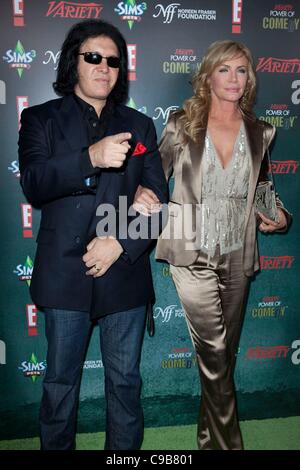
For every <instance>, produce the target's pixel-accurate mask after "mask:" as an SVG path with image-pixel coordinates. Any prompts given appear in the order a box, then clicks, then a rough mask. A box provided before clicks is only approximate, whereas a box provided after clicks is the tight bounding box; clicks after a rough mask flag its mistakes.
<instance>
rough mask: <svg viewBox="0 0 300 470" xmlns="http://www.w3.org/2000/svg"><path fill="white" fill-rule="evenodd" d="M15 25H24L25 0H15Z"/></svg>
mask: <svg viewBox="0 0 300 470" xmlns="http://www.w3.org/2000/svg"><path fill="white" fill-rule="evenodd" d="M13 11H14V26H24V0H13Z"/></svg>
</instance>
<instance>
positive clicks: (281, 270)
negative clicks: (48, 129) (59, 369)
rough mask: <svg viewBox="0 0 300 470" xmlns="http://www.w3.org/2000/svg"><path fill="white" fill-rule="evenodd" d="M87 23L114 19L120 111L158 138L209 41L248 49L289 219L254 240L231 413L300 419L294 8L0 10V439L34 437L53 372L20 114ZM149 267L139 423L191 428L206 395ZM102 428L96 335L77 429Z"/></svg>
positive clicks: (298, 69)
mask: <svg viewBox="0 0 300 470" xmlns="http://www.w3.org/2000/svg"><path fill="white" fill-rule="evenodd" d="M89 18H101V19H105V20H107V21H110V22H112V23H113V24H115V25H116V26H117V27H118V28H119V29H120V30H121V32H122V33H123V34H124V36H125V38H126V40H127V43H128V54H129V78H130V99H129V102H128V106H131V107H134V108H136V109H138V110H140V111H141V112H143V113H145V114H147V115H148V116H150V117H152V119H153V121H154V123H155V126H156V129H157V134H158V137H159V136H160V134H161V131H162V129H163V127H164V125H165V124H166V121H167V119H168V116H169V113H170V112H171V111H172V110H175V109H177V108H178V107H179V106H181V104H182V102H183V100H184V99H185V98H187V97H189V96H190V95H191V94H192V88H191V84H190V80H191V77H192V74H193V73H194V72H195V71H196V70H197V67H199V64H200V62H201V58H202V55H203V53H204V51H205V50H206V48H207V47H208V45H209V44H210V43H211V42H213V41H215V40H220V39H228V38H229V39H234V40H237V41H241V42H244V43H245V44H246V45H247V46H248V47H249V48H250V49H251V50H252V52H253V55H254V58H255V64H256V71H257V78H258V84H259V87H258V98H257V103H256V112H257V115H258V116H259V118H260V119H262V120H265V121H267V122H270V123H271V124H274V125H275V126H276V128H277V138H276V141H275V144H274V146H273V149H272V155H271V166H272V170H273V174H274V179H275V184H276V187H277V191H278V192H279V193H280V196H281V198H282V199H283V201H284V202H285V204H286V206H287V207H288V209H289V210H290V211H291V212H292V213H293V215H294V221H293V224H292V227H291V230H290V232H289V233H288V234H285V235H279V234H276V235H271V236H263V235H259V245H260V261H261V272H260V273H259V274H258V275H256V277H255V279H254V280H253V283H252V286H251V290H250V295H249V299H248V304H247V309H246V317H245V323H244V329H243V333H242V337H241V342H240V348H239V351H238V358H237V367H236V374H235V380H236V388H237V398H238V405H239V415H240V418H241V419H254V418H264V417H276V416H291V415H296V414H300V312H299V306H300V288H299V216H300V210H299V201H300V184H299V182H300V168H299V162H300V150H299V149H300V137H299V135H300V122H299V103H300V28H299V26H300V24H299V22H300V0H292V1H291V2H289V3H287V2H281V3H277V2H276V1H275V0H263V1H261V0H179V1H178V2H171V0H156V1H152V0H151V1H146V2H141V1H139V0H127V1H118V0H94V1H89V0H73V1H72V0H70V1H65V0H53V1H49V0H1V2H0V25H1V26H0V36H1V40H0V49H1V50H0V64H1V73H0V137H1V158H0V165H1V170H0V197H1V199H0V200H1V214H2V217H1V220H2V222H3V225H2V229H1V233H0V239H1V244H0V246H1V277H2V279H1V290H0V296H1V304H0V309H1V310H0V413H1V420H0V439H9V438H16V437H22V436H30V435H37V433H38V425H37V414H38V406H39V401H40V398H41V384H42V379H43V375H44V373H45V370H46V367H47V364H46V342H45V337H44V317H43V314H42V313H40V312H38V311H37V309H36V306H35V305H34V304H33V303H32V300H31V299H30V296H29V290H28V287H29V284H30V277H31V273H32V268H33V265H34V256H35V249H36V242H35V238H36V235H37V231H38V226H39V220H40V214H39V212H38V211H36V210H34V209H33V208H32V207H31V205H29V204H28V203H27V201H26V200H25V198H24V195H23V194H22V191H21V188H20V185H19V167H18V159H17V139H18V127H19V118H20V113H21V111H22V109H24V108H25V107H28V106H32V105H35V104H39V103H41V102H44V101H47V100H49V99H53V98H55V94H54V92H53V91H52V86H51V84H52V82H53V81H54V79H55V71H56V68H57V63H58V58H59V54H60V47H61V44H62V42H63V39H64V37H65V34H66V32H67V30H68V29H69V28H70V27H71V26H72V25H73V24H74V23H75V22H78V21H80V20H84V19H89ZM170 184H171V185H172V181H171V183H170ZM151 262H152V270H153V278H154V283H155V290H156V297H157V299H156V304H155V305H154V316H155V325H156V333H155V336H154V337H153V338H149V337H148V335H147V334H146V336H145V342H144V346H143V355H142V375H143V392H142V393H143V403H144V409H145V425H146V426H164V425H173V424H190V423H195V422H196V419H197V413H198V402H199V394H200V393H201V390H199V385H198V372H197V367H196V358H195V354H194V352H193V348H192V343H191V340H190V338H189V334H188V331H187V327H186V324H185V318H184V313H183V310H182V307H181V305H180V302H179V300H178V297H177V295H176V291H175V288H174V286H173V283H172V280H171V277H170V273H169V268H168V265H167V264H165V263H158V262H156V261H155V260H154V257H153V255H152V260H151ZM74 287H76V286H74ZM104 424H105V403H104V386H103V365H102V361H101V356H100V353H99V335H98V331H97V330H95V331H94V332H93V335H92V338H91V343H90V347H89V350H88V354H87V357H86V361H85V365H84V370H83V377H82V388H81V395H80V407H79V420H78V430H79V431H95V430H104Z"/></svg>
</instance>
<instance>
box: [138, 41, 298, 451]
mask: <svg viewBox="0 0 300 470" xmlns="http://www.w3.org/2000/svg"><path fill="white" fill-rule="evenodd" d="M193 88H194V95H193V96H192V97H191V98H190V99H187V100H186V101H185V102H184V104H183V107H182V109H181V110H179V111H177V112H175V113H174V114H173V115H171V116H170V118H169V121H168V123H167V126H166V128H165V129H164V132H163V136H162V140H161V143H160V152H161V156H162V161H163V168H164V172H165V175H166V178H167V179H169V177H170V176H171V174H172V173H173V175H174V190H173V194H172V196H171V198H170V202H169V219H168V222H167V225H166V227H165V228H164V231H163V232H162V234H161V236H160V238H159V240H158V244H157V250H156V258H157V259H160V260H166V261H168V262H169V263H170V271H171V274H172V277H173V281H174V283H175V286H176V289H177V292H178V295H179V298H180V301H181V303H182V306H183V309H184V311H185V316H186V321H187V325H188V329H189V332H190V335H191V339H192V342H193V345H194V348H195V352H196V356H197V362H198V367H199V374H200V381H201V390H202V394H201V395H202V396H201V406H200V414H199V422H198V433H197V439H198V446H199V448H200V449H242V448H243V443H242V437H241V432H240V428H239V424H238V419H237V411H236V398H235V389H234V381H233V375H234V366H235V360H236V351H237V347H238V342H239V338H240V333H241V327H242V322H243V316H244V304H245V300H246V297H247V293H248V288H249V281H250V278H251V276H252V274H253V273H254V272H255V271H256V270H258V269H259V264H258V252H257V242H256V229H257V227H258V229H259V230H260V231H262V232H266V233H270V232H274V231H285V230H287V227H288V225H289V223H290V219H291V217H290V214H289V213H288V211H287V210H286V209H285V208H284V206H283V204H282V202H281V201H280V199H279V198H278V197H277V200H276V203H277V216H278V217H277V221H275V222H274V221H272V220H270V219H268V218H266V217H265V216H264V215H262V214H256V213H255V209H254V205H253V201H254V195H255V189H256V186H257V183H258V181H260V180H267V179H268V177H267V172H268V157H267V152H266V151H267V149H268V147H269V146H270V143H271V141H272V140H273V137H274V133H275V130H274V128H273V127H272V126H271V125H269V124H267V123H265V122H262V121H259V120H257V119H256V117H255V115H254V113H253V111H252V105H253V101H254V98H255V89H256V79H255V72H254V65H253V60H252V57H251V53H250V51H249V49H248V48H247V47H246V46H245V45H243V44H240V43H237V42H234V41H230V40H226V41H218V42H215V43H213V44H211V46H210V47H209V48H208V50H207V52H206V54H205V56H204V58H203V60H202V63H201V66H200V69H199V71H198V72H197V74H196V76H195V77H194V79H193ZM137 202H138V203H140V204H144V206H145V207H147V208H148V209H149V210H150V206H151V203H155V202H157V200H156V197H155V195H154V194H153V193H151V191H150V190H148V189H144V190H143V189H142V188H140V194H139V196H138V198H137Z"/></svg>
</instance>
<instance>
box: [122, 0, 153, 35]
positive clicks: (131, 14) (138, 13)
mask: <svg viewBox="0 0 300 470" xmlns="http://www.w3.org/2000/svg"><path fill="white" fill-rule="evenodd" d="M146 10H147V3H146V2H142V3H137V2H136V0H127V1H126V2H119V3H118V5H117V7H116V8H115V12H116V13H117V14H118V15H119V16H120V17H121V20H123V21H127V22H128V26H129V29H132V27H133V25H134V22H135V21H137V22H139V21H141V19H142V15H143V13H144V12H145V11H146Z"/></svg>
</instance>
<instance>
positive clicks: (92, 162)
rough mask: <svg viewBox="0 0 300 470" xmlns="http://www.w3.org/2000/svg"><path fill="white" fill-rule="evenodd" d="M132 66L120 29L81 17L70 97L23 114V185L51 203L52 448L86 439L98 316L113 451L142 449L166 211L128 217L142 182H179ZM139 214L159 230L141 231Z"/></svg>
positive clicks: (46, 268) (47, 382) (48, 414)
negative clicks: (80, 434) (149, 335)
mask: <svg viewBox="0 0 300 470" xmlns="http://www.w3.org/2000/svg"><path fill="white" fill-rule="evenodd" d="M127 73H128V70H127V47H126V43H125V40H124V38H123V37H122V35H121V34H120V32H119V31H118V30H117V29H116V28H115V27H114V26H112V25H110V24H109V23H106V22H103V21H100V20H93V21H85V22H81V23H78V24H76V25H74V26H73V27H72V28H71V30H70V32H69V33H68V35H67V37H66V39H65V41H64V44H63V46H62V51H61V56H60V62H59V66H58V72H57V80H56V82H55V83H54V89H55V91H56V92H57V93H58V94H60V95H62V96H63V98H61V99H56V100H52V101H48V102H47V103H44V104H41V105H38V106H34V107H31V108H28V109H26V110H24V111H23V113H22V118H21V129H20V138H19V160H20V172H21V185H22V188H23V191H24V194H25V195H26V197H27V199H28V201H29V202H30V203H31V204H32V205H34V206H35V207H39V208H40V209H41V224H40V230H39V233H38V237H37V243H38V244H37V253H36V258H35V263H34V270H33V274H32V281H31V288H30V291H31V296H32V299H33V301H34V302H35V303H36V305H38V306H39V308H40V309H42V310H43V311H44V312H45V323H46V336H47V340H48V352H47V372H46V375H45V379H44V382H43V397H42V402H41V408H40V436H41V448H42V449H65V450H67V449H74V448H75V433H76V414H77V406H78V399H79V388H80V376H81V371H82V366H83V362H84V356H85V352H86V348H87V345H88V340H89V336H90V330H91V325H92V321H94V323H95V322H97V323H98V324H99V326H100V339H101V352H102V360H103V364H104V371H105V395H106V402H107V412H106V415H107V419H106V443H105V448H106V449H138V448H140V445H141V442H142V437H143V412H142V407H141V402H140V390H141V377H140V371H139V365H140V355H141V347H142V339H143V334H144V327H145V318H146V310H147V306H148V305H149V303H150V302H151V301H153V297H154V293H153V286H152V278H151V270H150V263H149V255H148V251H149V247H150V245H151V237H150V235H149V232H150V229H151V228H153V223H154V219H153V216H151V217H146V216H142V215H140V214H134V211H133V212H132V209H131V212H130V213H129V217H126V216H125V217H124V207H123V206H124V204H123V202H124V198H125V199H126V201H127V208H129V207H130V206H131V205H132V204H133V202H134V196H135V193H136V190H137V188H138V186H139V185H142V186H146V187H147V188H150V189H152V190H153V192H154V193H155V194H156V195H157V197H158V199H159V200H160V201H161V202H167V185H166V182H165V177H164V174H163V171H162V166H161V159H160V155H159V152H158V150H157V143H156V134H155V129H154V125H153V123H152V121H151V119H149V118H147V117H146V116H144V115H143V114H141V113H139V112H137V111H135V110H132V109H130V108H128V107H126V106H124V105H123V104H122V103H124V102H125V100H126V99H127V90H128V81H127ZM122 198H123V199H122ZM158 199H157V200H158ZM121 200H122V201H123V202H122V204H121V203H120V201H121ZM104 204H105V206H104ZM121 206H122V207H121ZM103 207H104V208H105V209H106V208H107V207H113V208H114V210H115V214H116V216H117V217H116V220H117V223H116V224H115V225H116V228H115V227H114V224H110V221H109V223H108V225H112V226H113V227H108V229H107V230H106V231H105V230H103V229H101V221H103V220H104V213H105V211H103V210H102V208H103ZM121 209H122V210H121ZM96 211H97V214H98V215H99V216H98V217H97V216H96ZM121 212H123V215H121ZM137 219H138V220H139V223H140V224H142V225H143V224H144V226H146V232H147V236H136V233H134V230H133V227H136V226H135V225H134V223H135V222H136V221H137ZM156 221H157V218H156ZM144 228H145V227H144ZM143 233H144V234H145V231H144V232H143ZM97 235H98V236H97Z"/></svg>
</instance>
